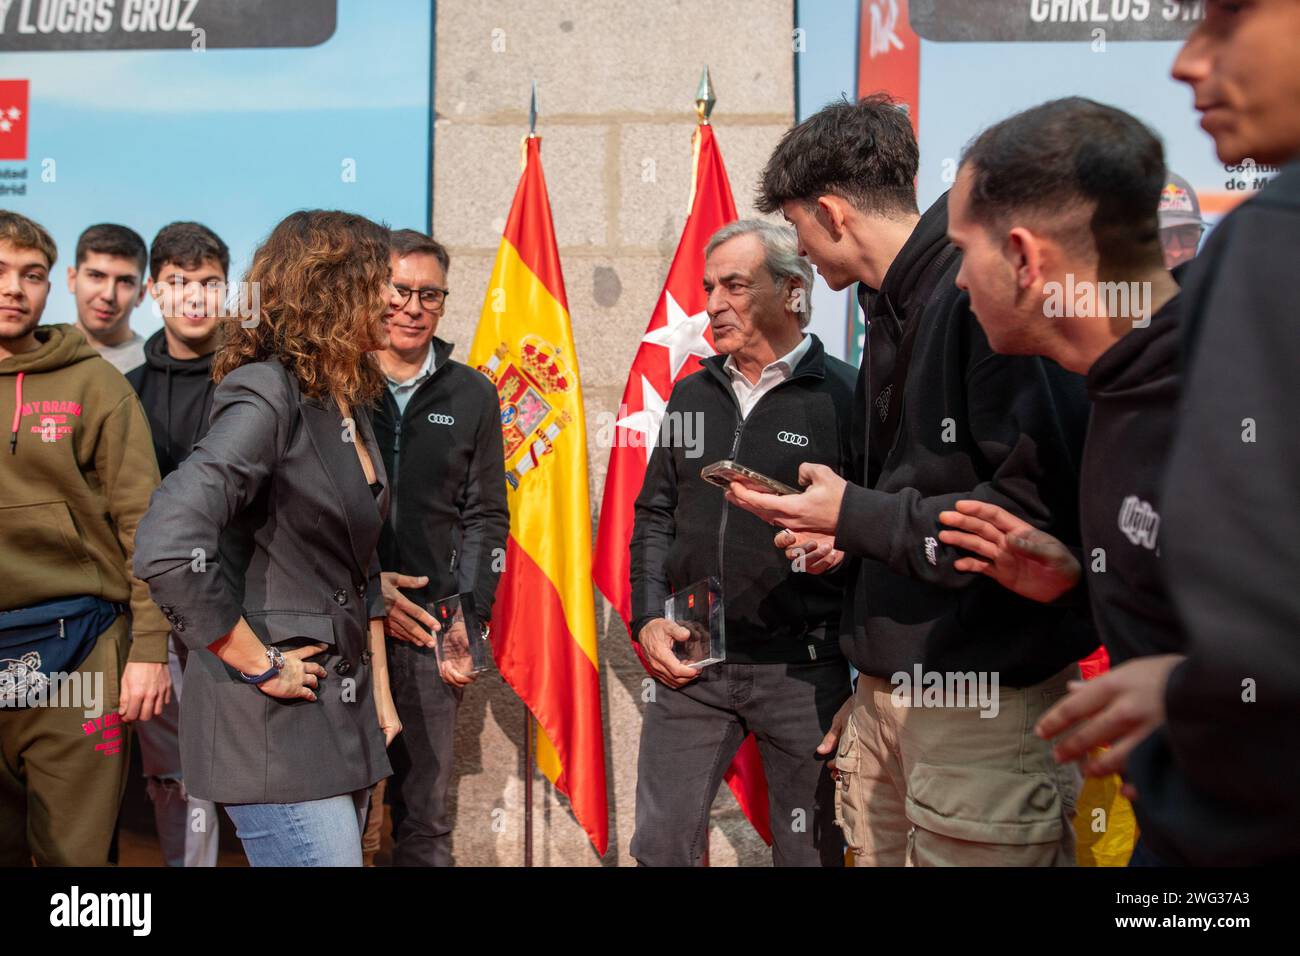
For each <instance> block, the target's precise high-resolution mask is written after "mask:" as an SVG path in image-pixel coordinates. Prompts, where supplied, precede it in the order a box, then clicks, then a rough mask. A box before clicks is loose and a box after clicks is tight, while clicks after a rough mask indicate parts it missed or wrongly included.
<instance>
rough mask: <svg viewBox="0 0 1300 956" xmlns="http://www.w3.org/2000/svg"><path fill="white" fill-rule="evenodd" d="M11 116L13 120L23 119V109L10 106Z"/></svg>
mask: <svg viewBox="0 0 1300 956" xmlns="http://www.w3.org/2000/svg"><path fill="white" fill-rule="evenodd" d="M9 118H10V119H11V120H16V119H22V118H23V111H22V110H20V109H19V108H18V107H16V106H11V107H9Z"/></svg>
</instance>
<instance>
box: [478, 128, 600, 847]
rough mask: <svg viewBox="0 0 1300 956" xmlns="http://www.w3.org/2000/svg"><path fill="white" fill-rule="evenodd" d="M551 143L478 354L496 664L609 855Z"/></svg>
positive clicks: (534, 150)
mask: <svg viewBox="0 0 1300 956" xmlns="http://www.w3.org/2000/svg"><path fill="white" fill-rule="evenodd" d="M540 150H541V139H540V138H539V137H536V136H530V137H529V138H528V139H527V140H526V141H525V147H524V171H523V175H522V176H521V177H520V179H519V187H518V188H517V189H516V191H515V198H514V202H513V204H512V205H511V207H510V217H509V219H508V220H507V221H506V229H505V234H504V235H503V236H502V237H501V246H500V248H499V249H498V250H497V258H496V265H495V266H493V269H492V278H491V281H490V282H489V284H488V292H487V299H486V301H485V302H484V303H483V312H482V315H481V316H480V317H479V324H478V332H477V333H476V334H475V336H474V345H473V347H472V348H471V349H470V357H469V362H470V364H471V365H473V366H475V367H476V368H478V370H479V371H481V372H482V373H483V374H484V375H486V376H487V377H488V378H490V379H491V380H492V382H493V383H494V384H495V385H496V387H497V393H498V395H499V397H500V400H501V430H502V437H503V439H504V442H505V459H506V480H507V482H508V484H509V487H508V493H509V498H510V538H509V541H508V543H507V547H506V565H505V571H504V573H503V574H502V577H501V583H500V585H499V586H498V591H497V601H496V606H495V609H494V612H493V616H492V643H493V651H494V654H495V656H496V661H497V666H498V668H500V670H501V675H502V676H503V677H504V678H505V679H506V681H507V683H509V684H510V686H511V687H513V688H514V690H515V693H517V694H518V695H519V696H520V698H521V699H522V700H523V701H524V703H525V704H526V705H527V706H528V709H529V710H530V711H531V712H532V714H533V716H534V717H536V718H537V723H538V734H537V766H538V768H539V769H540V770H541V771H542V772H543V773H544V774H546V777H547V779H548V780H550V781H551V783H552V784H554V785H555V788H556V789H557V790H559V791H560V792H561V793H563V794H565V795H566V796H568V798H569V802H570V805H571V806H572V807H573V814H574V816H575V817H577V820H578V823H579V824H580V825H581V826H582V828H583V829H584V830H586V832H587V836H588V837H589V838H590V839H591V842H592V844H593V845H594V846H595V847H596V850H597V852H598V853H600V854H601V855H602V856H603V855H604V853H605V850H606V848H607V847H608V845H609V816H608V812H607V808H606V801H605V743H604V734H603V731H602V729H601V713H600V670H599V666H598V663H597V657H596V612H595V603H594V597H593V594H592V589H591V506H590V502H589V500H588V494H587V426H586V420H585V418H584V416H583V410H582V387H581V385H580V383H579V380H578V357H577V355H576V354H575V352H574V349H573V330H572V326H571V324H570V321H569V306H568V300H567V299H566V297H565V294H564V276H563V275H562V274H561V271H560V256H559V252H558V250H557V249H556V244H555V229H554V226H553V224H552V222H551V204H550V200H549V199H548V198H547V194H546V180H545V178H544V177H543V176H542V165H541V157H540Z"/></svg>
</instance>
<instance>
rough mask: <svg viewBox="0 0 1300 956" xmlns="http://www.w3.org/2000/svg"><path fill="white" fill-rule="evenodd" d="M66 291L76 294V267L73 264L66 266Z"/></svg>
mask: <svg viewBox="0 0 1300 956" xmlns="http://www.w3.org/2000/svg"><path fill="white" fill-rule="evenodd" d="M68 291H69V292H71V293H72V294H73V295H76V294H77V269H76V267H75V266H68Z"/></svg>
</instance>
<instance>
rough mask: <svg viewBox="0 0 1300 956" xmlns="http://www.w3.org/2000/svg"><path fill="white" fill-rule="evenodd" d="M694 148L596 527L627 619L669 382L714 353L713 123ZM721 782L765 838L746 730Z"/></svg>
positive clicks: (726, 192)
mask: <svg viewBox="0 0 1300 956" xmlns="http://www.w3.org/2000/svg"><path fill="white" fill-rule="evenodd" d="M694 152H695V157H694V158H695V166H694V171H693V174H692V183H691V205H690V214H689V215H688V216H687V218H686V227H685V229H683V230H682V238H681V241H680V242H679V243H678V245H677V253H676V254H675V255H674V256H673V264H672V267H671V268H670V269H669V270H668V279H667V281H665V282H664V289H663V292H662V293H661V294H660V296H659V302H658V304H657V305H656V306H655V310H654V312H653V314H651V316H650V324H649V326H648V327H647V328H646V333H645V335H644V336H642V338H641V345H640V346H639V347H638V348H637V352H636V356H635V357H634V358H633V359H632V371H631V372H630V373H629V374H628V378H627V385H626V387H625V388H624V389H623V402H622V405H621V407H620V408H619V415H618V421H617V425H616V428H615V439H616V440H615V442H614V448H613V449H612V450H611V452H610V456H609V472H608V474H607V475H606V476H605V494H604V498H603V500H602V502H601V507H600V528H599V530H598V532H597V534H596V564H595V573H594V575H593V576H594V578H595V581H596V586H597V587H598V588H600V590H601V593H602V594H604V595H605V597H606V598H608V599H609V602H610V604H612V605H614V609H615V610H616V611H617V612H618V615H619V617H621V618H622V619H623V623H624V625H626V626H629V627H630V626H631V621H632V585H631V580H630V575H631V542H632V525H633V522H634V520H635V513H634V505H635V503H636V497H637V494H638V493H639V492H640V491H641V484H642V482H643V481H644V480H645V470H646V465H647V463H648V462H649V455H650V453H651V452H652V451H654V447H655V444H656V443H657V441H658V438H659V425H660V422H661V421H662V420H663V416H664V410H665V409H666V407H667V405H668V395H669V393H670V392H672V390H673V385H674V384H675V383H676V382H677V381H679V380H680V379H682V378H685V377H686V376H687V375H690V374H691V373H692V372H695V371H697V370H698V369H699V367H700V359H701V358H706V357H708V356H710V355H712V354H714V348H713V334H712V332H710V330H709V316H708V314H707V313H706V312H705V311H704V304H705V301H706V297H705V295H704V288H703V280H704V246H705V244H706V243H707V242H708V241H709V237H710V236H712V235H713V234H714V233H715V232H717V231H718V230H719V229H720V228H722V227H723V226H725V225H726V224H727V223H729V222H731V221H732V220H734V219H735V218H736V203H735V201H734V200H733V199H732V198H731V186H730V185H729V184H728V183H727V170H726V169H725V168H724V167H723V165H722V155H721V154H720V153H719V152H718V146H717V143H716V141H715V140H714V137H713V127H712V126H710V125H709V124H707V123H701V124H700V125H699V126H698V127H697V128H696V130H695V137H694ZM640 653H641V648H640V646H639V645H638V646H637V654H638V655H639V654H640ZM643 663H644V659H643ZM727 783H728V784H730V786H731V790H732V792H733V793H734V794H735V795H736V800H737V801H738V802H739V803H740V806H741V809H743V810H744V811H745V815H746V816H747V817H749V820H750V822H751V823H753V825H754V829H756V830H757V831H758V832H759V834H760V835H761V836H762V837H763V839H764V840H766V841H767V842H768V843H769V844H770V843H771V842H772V832H771V829H770V825H769V823H768V807H767V780H766V778H765V777H764V776H763V764H762V761H761V760H760V758H759V754H758V746H757V744H755V742H754V737H753V735H752V734H750V735H749V736H748V737H746V738H745V741H744V743H742V744H741V747H740V750H739V752H738V753H737V754H736V758H735V760H734V761H732V764H731V767H730V769H729V770H728V771H727Z"/></svg>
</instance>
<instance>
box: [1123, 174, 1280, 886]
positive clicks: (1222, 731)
mask: <svg viewBox="0 0 1300 956" xmlns="http://www.w3.org/2000/svg"><path fill="white" fill-rule="evenodd" d="M1297 261H1300V162H1293V163H1291V164H1290V165H1288V166H1285V167H1284V168H1283V169H1282V171H1281V172H1280V173H1279V174H1278V175H1277V176H1276V177H1275V178H1274V179H1273V181H1272V182H1270V183H1269V184H1268V185H1267V186H1266V187H1265V188H1264V189H1262V190H1261V191H1260V192H1259V193H1257V194H1256V195H1255V196H1254V197H1252V198H1251V199H1250V200H1248V201H1247V202H1244V203H1242V204H1241V205H1240V206H1239V207H1237V209H1236V210H1235V211H1233V212H1232V213H1231V214H1230V215H1229V216H1228V217H1227V218H1226V219H1224V220H1223V222H1221V223H1219V225H1218V226H1217V227H1215V230H1214V232H1212V233H1211V234H1210V237H1209V239H1208V240H1207V241H1206V245H1205V248H1204V250H1202V252H1201V254H1200V255H1199V256H1198V257H1197V258H1196V259H1195V260H1193V261H1192V263H1191V266H1190V267H1189V268H1188V270H1187V276H1186V280H1185V281H1184V282H1183V283H1182V289H1183V293H1182V298H1183V310H1184V311H1183V315H1184V328H1185V330H1186V331H1185V333H1184V338H1185V344H1184V355H1183V390H1182V397H1181V400H1180V407H1179V413H1178V423H1177V428H1176V430H1175V432H1174V439H1173V443H1172V446H1171V451H1170V454H1169V467H1168V470H1167V472H1166V477H1165V484H1164V488H1163V489H1162V495H1163V504H1164V507H1163V522H1162V526H1161V531H1160V538H1161V548H1162V550H1163V552H1164V562H1163V563H1164V568H1165V572H1166V575H1165V576H1166V581H1167V585H1168V588H1169V593H1170V595H1171V596H1172V598H1173V602H1174V607H1175V608H1176V609H1177V611H1178V616H1179V619H1180V620H1181V621H1182V624H1183V628H1184V630H1185V632H1186V635H1187V638H1186V639H1187V646H1186V654H1187V659H1186V660H1185V661H1184V662H1183V663H1181V664H1180V665H1179V666H1178V667H1176V668H1175V669H1174V670H1173V671H1172V672H1171V673H1170V675H1169V683H1168V686H1167V688H1166V691H1165V711H1166V722H1165V725H1164V726H1163V727H1161V728H1160V729H1159V730H1157V731H1156V732H1155V733H1154V734H1152V735H1151V736H1150V737H1148V738H1147V739H1146V740H1145V741H1143V743H1142V744H1140V745H1139V746H1138V747H1137V749H1136V750H1134V751H1133V753H1132V754H1131V755H1130V756H1129V759H1128V768H1127V769H1128V777H1129V780H1130V781H1131V782H1132V783H1133V784H1134V785H1135V786H1136V788H1137V792H1138V799H1137V801H1136V803H1135V804H1134V809H1135V810H1136V812H1137V815H1138V822H1139V824H1140V825H1141V828H1142V838H1143V840H1147V841H1149V842H1150V844H1151V848H1152V850H1153V851H1154V852H1155V853H1156V855H1157V856H1159V857H1160V858H1161V859H1163V860H1165V861H1167V862H1170V863H1189V864H1194V865H1201V866H1222V865H1235V864H1257V863H1282V862H1288V861H1289V862H1292V863H1294V862H1300V744H1298V743H1297V740H1296V737H1297V724H1298V722H1300V720H1298V718H1297V715H1300V505H1297V499H1298V497H1300V441H1297V438H1296V417H1297V414H1298V413H1300V322H1298V321H1297V309H1296V296H1295V274H1296V262H1297Z"/></svg>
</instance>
